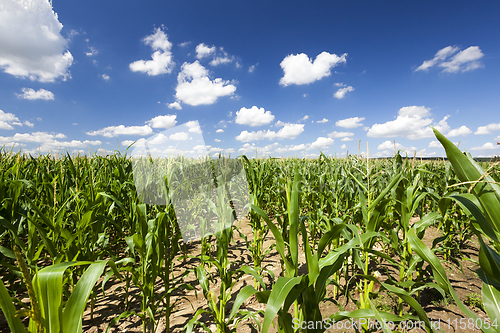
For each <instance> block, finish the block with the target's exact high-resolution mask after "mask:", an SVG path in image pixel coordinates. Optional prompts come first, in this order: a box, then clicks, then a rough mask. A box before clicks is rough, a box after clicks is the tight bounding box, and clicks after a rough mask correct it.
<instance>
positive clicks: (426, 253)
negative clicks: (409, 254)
mask: <svg viewBox="0 0 500 333" xmlns="http://www.w3.org/2000/svg"><path fill="white" fill-rule="evenodd" d="M408 239H409V242H410V245H411V247H412V249H413V250H414V251H415V252H416V253H417V254H418V255H419V256H420V258H422V259H423V260H425V261H426V262H427V263H428V264H430V265H431V267H432V271H433V275H434V279H435V280H436V282H437V284H438V285H439V286H440V287H441V288H443V290H445V291H446V292H447V293H448V294H450V295H451V296H452V297H453V300H454V301H455V303H456V304H457V306H458V307H459V308H460V310H461V311H462V312H463V313H464V314H465V315H466V316H467V317H469V318H472V319H473V320H477V319H478V318H479V317H478V316H477V315H476V314H475V313H474V312H472V311H471V310H470V309H469V308H468V307H466V306H465V305H464V304H463V303H462V301H461V300H460V298H458V296H457V294H456V293H455V291H454V290H453V287H452V285H451V283H450V281H449V280H448V277H447V276H446V272H445V271H444V268H443V266H442V265H441V262H440V261H439V259H438V258H437V257H436V256H435V255H434V253H432V251H431V250H429V248H428V247H427V246H426V245H425V244H424V243H423V242H422V241H421V240H420V239H418V237H417V235H416V234H415V230H413V229H410V231H409V232H408ZM479 320H481V319H479ZM482 330H483V332H487V333H490V332H491V333H493V332H495V330H493V329H492V328H489V329H486V328H483V329H482Z"/></svg>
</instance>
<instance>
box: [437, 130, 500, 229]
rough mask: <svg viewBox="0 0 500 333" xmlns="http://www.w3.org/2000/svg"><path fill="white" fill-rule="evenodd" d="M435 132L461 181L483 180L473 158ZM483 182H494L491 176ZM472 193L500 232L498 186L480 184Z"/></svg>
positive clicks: (481, 173)
mask: <svg viewBox="0 0 500 333" xmlns="http://www.w3.org/2000/svg"><path fill="white" fill-rule="evenodd" d="M433 131H434V134H435V135H436V138H437V139H438V140H439V141H440V142H441V144H442V145H443V147H444V149H445V150H446V156H447V157H448V159H449V160H450V162H451V164H452V166H453V170H455V173H456V175H457V177H458V179H460V181H462V182H467V181H477V180H478V179H479V178H481V176H482V175H483V174H484V173H485V172H484V170H483V169H482V168H481V167H480V166H479V165H478V164H477V163H476V162H474V160H472V158H470V157H468V156H465V155H464V154H462V152H461V151H460V149H458V148H457V147H456V146H455V145H454V144H453V143H452V142H451V141H450V140H448V139H447V138H445V137H444V136H443V135H442V134H441V133H439V131H438V130H436V129H435V128H433ZM483 180H486V181H491V182H493V181H494V180H493V178H491V177H490V176H486V177H483ZM469 186H470V185H469ZM472 192H473V193H474V195H476V196H477V197H478V199H479V201H480V203H481V206H482V208H483V211H484V213H485V217H486V219H487V220H488V222H489V223H490V224H491V227H492V228H493V229H494V230H495V231H496V232H500V187H499V186H498V185H496V184H491V183H484V182H480V183H476V184H475V186H474V187H473V190H472Z"/></svg>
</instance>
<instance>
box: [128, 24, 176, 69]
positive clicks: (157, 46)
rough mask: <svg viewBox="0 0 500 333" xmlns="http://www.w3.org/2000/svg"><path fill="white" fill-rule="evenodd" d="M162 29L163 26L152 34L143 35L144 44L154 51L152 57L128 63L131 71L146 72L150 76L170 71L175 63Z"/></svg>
mask: <svg viewBox="0 0 500 333" xmlns="http://www.w3.org/2000/svg"><path fill="white" fill-rule="evenodd" d="M163 30H164V28H163V27H161V28H156V29H155V31H154V33H153V34H151V35H149V36H146V37H144V39H143V40H142V41H143V42H144V44H146V45H149V46H151V48H152V49H153V51H154V52H153V54H152V55H151V58H152V59H151V60H137V61H134V62H133V63H131V64H130V65H129V67H130V70H131V71H133V72H142V73H147V74H148V75H150V76H155V75H160V74H168V73H170V72H172V69H173V68H174V65H175V63H174V61H173V57H172V52H171V51H170V49H171V48H172V43H171V42H169V40H168V36H167V34H165V32H164V31H163Z"/></svg>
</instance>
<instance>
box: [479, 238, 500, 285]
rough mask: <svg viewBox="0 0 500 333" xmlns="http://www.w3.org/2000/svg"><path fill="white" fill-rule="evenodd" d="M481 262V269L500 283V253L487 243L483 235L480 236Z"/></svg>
mask: <svg viewBox="0 0 500 333" xmlns="http://www.w3.org/2000/svg"><path fill="white" fill-rule="evenodd" d="M479 245H480V248H479V264H480V265H481V269H482V270H483V271H484V272H485V273H486V274H487V275H488V276H489V278H490V279H493V280H494V281H495V282H497V283H499V284H500V255H499V254H498V253H496V252H495V251H494V250H493V249H491V248H490V247H489V246H488V245H486V244H485V243H484V241H483V239H482V238H481V237H479Z"/></svg>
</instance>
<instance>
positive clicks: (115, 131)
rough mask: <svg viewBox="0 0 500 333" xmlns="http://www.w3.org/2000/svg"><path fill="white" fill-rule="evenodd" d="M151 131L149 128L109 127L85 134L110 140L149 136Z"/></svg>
mask: <svg viewBox="0 0 500 333" xmlns="http://www.w3.org/2000/svg"><path fill="white" fill-rule="evenodd" d="M152 133H153V130H152V129H151V127H150V126H148V125H144V126H124V125H119V126H109V127H105V128H103V129H100V130H97V131H90V132H86V134H87V135H92V136H95V135H102V136H104V137H107V138H112V137H115V136H118V135H150V134H152Z"/></svg>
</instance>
